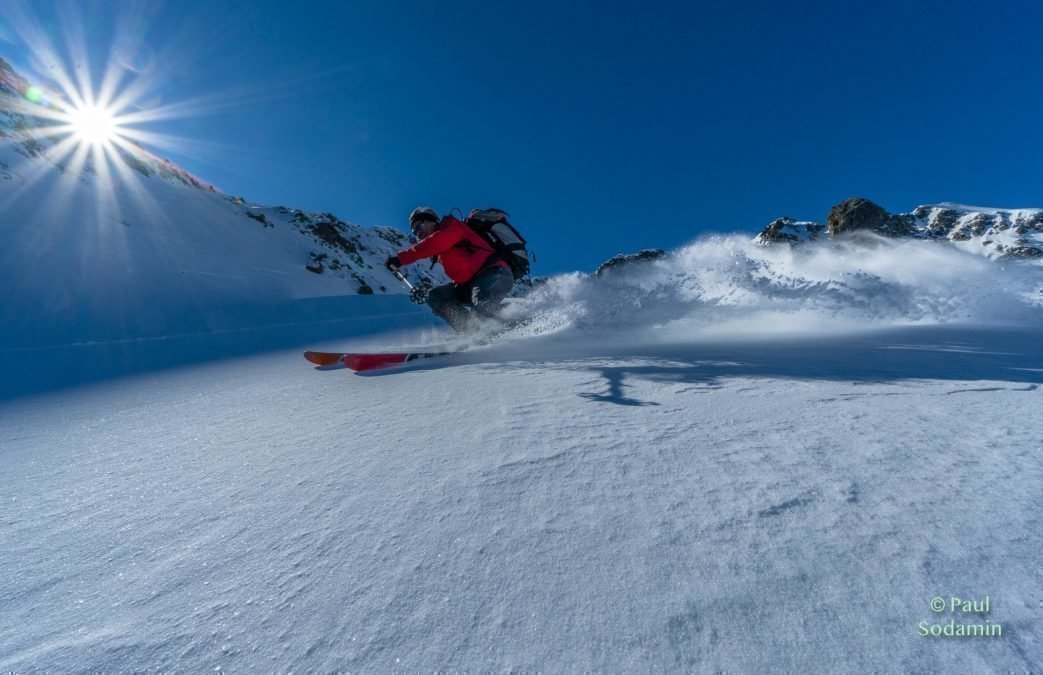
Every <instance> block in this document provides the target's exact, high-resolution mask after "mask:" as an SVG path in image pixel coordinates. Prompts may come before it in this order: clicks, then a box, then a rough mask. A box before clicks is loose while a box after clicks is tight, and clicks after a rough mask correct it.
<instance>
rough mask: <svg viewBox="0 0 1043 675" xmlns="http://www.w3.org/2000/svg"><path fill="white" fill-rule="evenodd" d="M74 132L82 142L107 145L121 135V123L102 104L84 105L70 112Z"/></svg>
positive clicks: (70, 121)
mask: <svg viewBox="0 0 1043 675" xmlns="http://www.w3.org/2000/svg"><path fill="white" fill-rule="evenodd" d="M69 123H70V124H71V126H72V132H73V134H75V135H76V137H77V138H78V139H79V140H80V142H82V143H89V144H90V145H94V146H106V145H109V144H110V143H112V142H114V141H115V140H116V138H117V137H118V136H119V124H118V122H117V120H116V116H115V115H114V114H113V113H112V111H110V110H109V109H107V108H105V107H104V106H100V105H84V106H82V107H80V108H76V109H75V110H73V111H71V112H70V113H69Z"/></svg>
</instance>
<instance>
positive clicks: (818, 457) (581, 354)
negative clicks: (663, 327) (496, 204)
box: [0, 326, 1043, 672]
mask: <svg viewBox="0 0 1043 675" xmlns="http://www.w3.org/2000/svg"><path fill="white" fill-rule="evenodd" d="M432 337H435V336H432ZM1040 337H1043V335H1041V334H1040V332H1039V331H1038V330H1036V329H1014V328H995V327H993V328H988V327H980V326H970V327H961V326H941V327H925V326H918V327H905V328H893V329H887V330H881V331H876V332H871V333H862V334H859V335H854V336H852V335H845V336H840V337H837V336H823V337H820V338H818V339H808V338H806V337H800V338H786V339H773V340H770V341H761V342H757V341H752V342H751V341H747V342H744V343H736V342H732V341H712V340H704V341H701V342H699V341H697V342H694V343H688V344H677V343H671V342H669V341H666V342H661V343H656V342H654V341H649V342H646V343H644V344H641V343H633V344H611V343H599V344H591V343H590V342H587V341H577V340H575V339H574V338H575V336H572V335H569V336H567V337H563V336H561V335H556V336H549V337H546V338H543V339H535V340H520V341H516V342H509V343H505V344H502V345H497V346H494V347H490V348H487V349H477V350H473V351H471V352H466V353H463V354H460V355H457V356H454V357H452V359H446V360H442V361H441V362H433V363H428V364H423V365H418V366H416V367H411V368H404V369H399V370H397V371H394V372H390V371H389V372H384V373H378V374H375V375H371V376H358V375H355V374H352V373H350V372H349V371H343V370H341V371H333V372H321V371H316V370H314V369H312V368H311V367H309V366H308V364H306V363H305V362H304V361H303V359H302V358H301V357H300V355H299V352H297V351H292V352H280V353H273V354H265V355H259V356H253V357H249V358H243V359H239V360H226V361H223V362H220V363H215V364H208V365H201V366H196V367H188V368H184V369H180V370H172V371H169V372H160V373H153V374H145V375H138V376H135V377H130V378H125V379H122V380H114V381H111V382H108V383H102V384H97V385H94V386H91V387H86V388H83V389H80V390H69V391H65V392H58V393H52V394H48V395H45V396H41V397H37V398H30V399H25V400H16V401H13V402H10V403H8V404H6V405H4V406H3V407H2V408H0V429H2V430H3V431H2V434H3V435H2V437H0V440H2V445H3V450H2V458H3V464H4V467H5V471H4V473H5V480H4V481H3V483H2V484H0V503H3V504H5V506H6V508H5V510H4V516H3V521H2V522H3V532H4V536H3V540H4V544H5V545H4V547H3V550H2V553H0V570H2V572H0V573H2V575H3V577H2V584H0V588H2V589H3V590H2V591H0V593H2V597H0V601H2V603H3V606H4V608H5V611H4V616H5V623H6V624H7V626H6V628H5V630H4V631H2V632H0V670H5V671H6V670H14V671H24V670H28V669H34V670H35V669H39V670H67V669H77V670H80V669H82V670H120V671H124V670H145V669H156V670H172V669H173V670H211V671H213V670H216V669H221V670H279V671H283V670H320V671H329V670H389V669H401V670H430V669H438V670H461V669H466V670H547V669H551V670H565V671H575V670H610V671H624V670H647V669H650V668H651V669H664V670H687V671H692V670H696V671H709V670H714V671H716V670H730V671H742V672H765V671H768V670H772V671H780V670H781V671H799V670H808V671H819V672H821V671H853V670H893V671H894V670H897V671H926V670H943V669H955V668H959V669H960V670H974V671H986V670H995V671H1006V670H1008V669H1014V670H1032V669H1033V668H1038V665H1039V663H1040V662H1041V658H1043V647H1041V645H1040V637H1039V636H1040V631H1039V626H1040V624H1039V621H1040V611H1041V608H1040V607H1039V602H1040V600H1041V598H1043V577H1041V573H1040V568H1039V565H1038V560H1039V558H1040V555H1039V554H1040V551H1041V550H1043V547H1041V543H1043V541H1041V539H1043V534H1041V533H1043V527H1041V526H1040V512H1041V511H1040V508H1039V507H1040V505H1041V503H1043V472H1041V459H1040V458H1041V454H1040V450H1041V444H1043V442H1041V438H1043V433H1041V432H1043V425H1041V423H1040V422H1039V419H1040V418H1039V415H1038V409H1039V404H1040V391H1039V388H1038V387H1039V383H1040V382H1041V381H1043V375H1041V374H1040V373H1041V371H1040V369H1041V368H1043V349H1041V348H1040V347H1039V345H1040V344H1041V342H1040ZM373 339H375V338H362V339H360V340H359V341H358V342H359V343H360V344H362V343H365V342H366V341H367V340H373ZM475 420H482V421H481V422H480V423H475V422H474V421H475ZM986 594H987V595H989V596H990V598H991V602H992V613H991V615H990V616H989V617H988V618H990V619H991V620H992V621H994V622H998V623H1000V624H1002V626H1003V631H1004V633H1003V637H1001V638H995V639H988V640H983V639H976V640H938V639H929V638H924V637H921V636H920V635H919V634H918V633H917V628H916V626H917V624H918V623H919V622H920V621H923V620H927V621H932V622H933V621H934V620H936V619H938V618H939V617H936V616H935V615H933V614H932V613H931V612H930V611H929V610H928V607H927V603H928V601H929V600H930V599H931V598H932V597H934V596H937V595H940V596H944V597H948V596H950V595H956V596H960V597H975V598H976V597H979V596H981V597H984V596H985V595H986ZM940 618H941V619H946V620H947V619H948V618H950V617H949V616H948V615H942V616H941V617H940ZM956 618H960V617H956Z"/></svg>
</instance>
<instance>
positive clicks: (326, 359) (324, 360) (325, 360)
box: [304, 352, 344, 366]
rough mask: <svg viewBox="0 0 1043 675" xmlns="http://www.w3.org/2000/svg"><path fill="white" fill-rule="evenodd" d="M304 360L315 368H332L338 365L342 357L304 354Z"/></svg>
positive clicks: (312, 353) (339, 355)
mask: <svg viewBox="0 0 1043 675" xmlns="http://www.w3.org/2000/svg"><path fill="white" fill-rule="evenodd" d="M304 358H306V359H307V360H308V361H309V362H311V363H314V364H315V365H317V366H333V365H336V364H338V363H340V362H341V360H342V359H343V358H344V355H343V354H333V353H330V352H304Z"/></svg>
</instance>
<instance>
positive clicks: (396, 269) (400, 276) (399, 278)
mask: <svg viewBox="0 0 1043 675" xmlns="http://www.w3.org/2000/svg"><path fill="white" fill-rule="evenodd" d="M391 273H392V274H394V275H395V276H396V277H398V280H399V281H401V282H402V283H404V284H405V285H406V288H408V289H409V290H413V284H411V283H409V279H406V278H405V277H404V276H402V273H401V272H399V271H398V268H397V267H394V268H392V269H391Z"/></svg>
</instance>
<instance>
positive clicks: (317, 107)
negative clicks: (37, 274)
mask: <svg viewBox="0 0 1043 675" xmlns="http://www.w3.org/2000/svg"><path fill="white" fill-rule="evenodd" d="M5 7H6V9H4V10H0V17H2V18H0V21H2V23H0V55H3V56H5V57H7V58H8V60H10V61H11V62H12V63H13V64H14V65H15V66H16V67H18V68H20V69H25V70H28V71H29V72H25V70H23V73H24V74H27V75H29V74H31V73H33V72H34V71H35V72H36V74H37V75H38V76H40V77H43V76H45V75H46V66H45V64H42V63H40V60H39V59H38V58H36V57H34V55H32V54H30V53H28V51H29V50H28V49H27V48H26V46H25V43H24V39H23V38H24V36H20V35H19V31H18V26H19V25H21V24H20V23H19V22H24V17H25V16H31V17H32V18H33V21H34V22H36V24H37V26H38V29H39V31H41V32H42V33H44V34H48V35H50V36H52V39H53V40H54V41H55V43H56V44H61V43H62V42H63V41H64V42H66V43H68V42H70V41H71V42H74V43H75V42H76V41H77V40H79V41H81V42H82V44H83V45H84V46H85V51H86V58H84V59H77V58H76V57H74V56H67V59H66V60H67V61H69V62H72V61H76V62H80V61H82V62H85V63H87V68H88V70H89V71H90V73H91V79H92V80H93V81H95V83H96V84H97V82H98V81H100V79H101V73H102V72H103V71H104V69H105V67H106V64H109V65H110V67H115V68H124V70H123V71H121V72H122V74H123V75H124V76H125V79H124V83H125V84H129V83H132V82H134V81H135V80H136V81H137V83H138V84H140V85H142V91H143V94H142V95H141V96H139V97H138V98H137V100H136V105H138V106H139V107H144V108H150V107H152V108H154V107H157V106H177V107H176V109H175V112H176V113H177V114H176V115H174V116H170V117H167V118H165V119H160V120H157V121H155V122H152V123H150V124H148V125H143V126H142V127H141V128H142V129H143V130H148V131H150V132H153V133H156V134H163V135H164V136H166V137H167V139H166V141H165V142H164V143H162V147H157V148H153V149H155V150H157V151H158V152H159V153H160V154H163V155H165V156H168V157H170V158H171V159H173V160H174V161H175V162H177V163H179V164H181V165H182V166H184V167H185V168H187V169H189V170H190V171H193V172H194V173H196V174H198V175H200V176H202V177H204V178H206V179H208V180H210V181H211V182H213V183H215V184H216V185H218V186H219V187H221V188H222V189H224V190H225V191H227V192H229V193H232V194H237V195H240V194H241V195H243V196H245V197H246V198H248V199H250V200H253V201H257V202H262V203H270V204H283V205H287V206H293V207H298V208H304V209H309V210H323V211H331V212H333V213H335V214H336V215H337V216H339V217H341V218H342V219H345V220H348V221H351V222H356V223H359V224H362V225H377V224H391V225H398V226H404V222H403V221H404V219H405V216H406V214H408V212H409V211H410V209H412V207H413V206H415V205H417V204H430V205H432V206H434V207H436V208H438V209H439V210H443V211H444V210H446V209H448V208H450V207H453V206H456V207H459V208H461V209H463V210H467V209H470V208H472V207H484V206H499V207H501V208H503V209H505V210H507V211H509V212H510V213H512V214H513V215H514V218H513V220H514V222H515V223H516V225H518V226H519V228H520V229H522V231H523V232H524V233H525V234H526V235H527V236H528V237H529V239H530V241H531V243H532V246H533V248H534V249H535V250H536V252H537V255H538V256H539V260H538V265H537V268H536V272H537V273H544V274H546V273H555V272H561V271H566V270H572V269H580V270H588V271H589V270H591V269H593V267H594V266H596V265H597V264H598V263H599V262H601V261H602V260H604V259H605V258H607V257H609V256H611V255H612V254H614V253H617V252H626V251H632V250H636V249H639V248H643V247H661V248H672V247H675V246H678V245H680V244H682V243H684V242H686V241H690V240H692V239H694V238H696V237H697V236H700V235H702V234H706V233H712V232H734V231H738V232H745V233H749V234H751V235H752V234H754V233H755V232H757V231H758V230H759V229H760V228H762V227H763V226H764V225H766V224H767V223H768V222H770V221H771V220H772V219H774V218H776V217H778V216H782V215H789V216H792V217H796V218H801V219H813V220H818V221H822V220H823V219H824V217H825V214H826V212H827V211H828V209H829V207H830V206H832V205H833V204H835V203H836V202H838V201H840V200H842V199H844V198H846V197H850V196H864V197H868V198H870V199H872V200H874V201H876V202H878V203H879V204H881V205H882V206H884V207H885V208H887V209H888V210H890V211H892V212H900V211H908V210H909V209H911V208H913V207H915V206H917V205H918V204H922V203H931V202H939V201H959V202H963V203H968V204H975V205H987V206H1002V207H1010V208H1015V207H1028V206H1043V197H1041V195H1040V186H1043V162H1040V160H1039V151H1040V148H1041V145H1043V130H1041V125H1040V111H1041V110H1043V105H1041V104H1043V69H1041V68H1040V67H1039V64H1040V63H1041V62H1043V42H1041V41H1040V27H1041V26H1043V4H1040V3H1038V2H1003V3H995V2H988V3H986V2H960V3H951V2H913V3H909V2H873V3H847V2H782V1H778V2H745V3H743V2H733V3H695V2H572V1H567V2H561V1H558V2H511V3H507V2H488V1H486V2H477V1H476V2H452V1H449V0H443V1H440V2H396V1H392V2H368V3H356V2H338V3H334V2H310V1H307V0H301V1H297V2H287V1H286V0H280V1H278V2H267V1H265V0H253V1H250V2H228V1H220V0H207V1H206V2H195V1H190V0H182V1H181V2H178V3H167V4H165V5H164V4H160V3H157V2H152V1H150V2H134V1H133V0H120V1H116V0H94V1H79V2H66V3H62V2H58V3H48V2H37V1H35V0H34V2H32V3H23V4H22V5H20V7H21V8H22V10H21V11H19V10H17V7H19V5H18V4H17V3H13V2H12V3H5ZM12 8H15V9H12ZM19 15H21V16H22V18H21V19H19ZM70 24H79V25H81V28H80V29H79V31H77V30H71V31H70V30H69V29H68V28H67V26H68V25H70ZM77 35H78V36H79V37H77ZM66 51H67V54H74V53H75V52H76V50H75V49H73V48H68V49H67V50H66ZM120 63H122V64H123V66H119V65H112V64H120ZM81 65H82V64H81ZM127 66H129V69H127V68H126V67H127ZM41 71H42V72H41Z"/></svg>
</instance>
